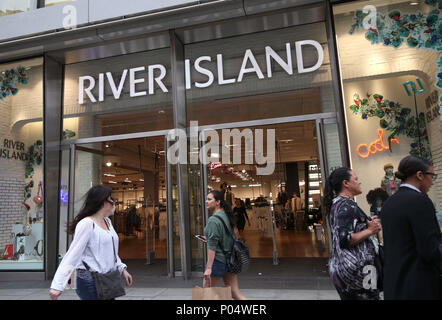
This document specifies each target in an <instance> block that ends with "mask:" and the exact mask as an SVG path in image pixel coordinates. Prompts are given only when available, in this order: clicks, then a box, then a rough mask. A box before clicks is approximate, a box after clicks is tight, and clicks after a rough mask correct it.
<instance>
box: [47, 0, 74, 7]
mask: <svg viewBox="0 0 442 320" xmlns="http://www.w3.org/2000/svg"><path fill="white" fill-rule="evenodd" d="M72 1H73V0H45V1H44V6H45V7H49V6H54V5H56V4H63V3H69V2H72Z"/></svg>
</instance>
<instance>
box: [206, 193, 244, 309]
mask: <svg viewBox="0 0 442 320" xmlns="http://www.w3.org/2000/svg"><path fill="white" fill-rule="evenodd" d="M206 207H207V209H208V210H209V211H211V212H213V215H212V216H211V217H210V218H209V220H208V221H207V225H206V227H205V228H204V235H205V238H206V241H207V264H206V271H205V272H204V287H206V286H207V282H209V284H208V285H209V286H211V287H215V286H216V284H217V283H218V281H219V279H220V278H222V279H223V281H224V286H225V287H231V288H232V298H233V299H235V300H246V297H244V296H243V295H242V294H241V292H240V290H239V286H238V276H237V275H236V274H233V273H230V272H229V271H228V269H227V264H226V262H227V261H226V255H225V253H226V252H227V254H229V253H230V252H231V250H232V247H233V237H232V235H233V234H234V229H233V226H234V216H233V212H232V208H231V207H230V204H228V203H227V202H226V201H225V200H224V199H223V195H222V193H221V192H220V191H217V190H213V191H211V192H210V193H209V194H208V195H207V199H206ZM217 217H219V218H221V219H222V220H223V221H224V223H225V224H226V226H228V228H229V233H227V232H226V230H225V227H224V225H223V223H222V221H221V220H220V219H219V218H217Z"/></svg>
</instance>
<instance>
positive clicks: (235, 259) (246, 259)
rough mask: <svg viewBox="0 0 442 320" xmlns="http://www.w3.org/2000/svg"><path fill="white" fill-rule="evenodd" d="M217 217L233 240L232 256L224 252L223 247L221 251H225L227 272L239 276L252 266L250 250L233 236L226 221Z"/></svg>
mask: <svg viewBox="0 0 442 320" xmlns="http://www.w3.org/2000/svg"><path fill="white" fill-rule="evenodd" d="M215 217H217V218H218V219H220V220H221V222H222V223H223V225H224V228H225V229H226V232H227V233H230V235H231V236H232V238H233V246H232V251H231V252H230V254H229V253H228V252H226V251H224V249H223V248H222V247H221V249H223V251H224V255H225V256H226V261H227V270H228V271H229V272H230V273H233V274H238V273H240V272H242V271H246V270H247V268H248V267H249V264H250V252H249V248H248V247H247V246H246V245H245V243H244V242H242V241H241V240H238V239H237V238H236V237H235V234H232V233H231V232H230V230H229V229H228V228H227V226H226V223H225V222H224V220H223V219H222V218H221V217H219V216H215Z"/></svg>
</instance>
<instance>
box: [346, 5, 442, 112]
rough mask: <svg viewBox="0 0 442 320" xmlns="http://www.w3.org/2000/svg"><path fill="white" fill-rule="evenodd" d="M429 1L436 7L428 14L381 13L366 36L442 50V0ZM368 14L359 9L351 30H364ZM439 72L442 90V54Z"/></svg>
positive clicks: (441, 101)
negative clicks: (374, 26)
mask: <svg viewBox="0 0 442 320" xmlns="http://www.w3.org/2000/svg"><path fill="white" fill-rule="evenodd" d="M425 4H427V5H428V6H430V7H433V9H432V10H431V11H430V12H429V13H428V14H422V13H407V14H402V13H401V12H400V11H399V10H392V11H391V12H390V13H389V14H388V15H384V14H381V13H379V12H377V18H376V29H375V28H369V29H368V30H367V32H366V33H365V38H366V39H367V40H369V41H370V42H371V43H372V44H379V43H382V44H383V45H385V46H392V47H394V48H399V47H400V46H401V45H402V44H403V43H406V44H407V45H408V46H409V47H410V48H416V49H428V50H436V51H438V52H441V51H442V15H441V10H442V0H426V1H425ZM367 15H368V13H364V12H362V11H361V10H357V11H356V12H355V16H354V21H355V23H354V24H353V25H352V26H351V28H350V31H349V33H350V34H354V33H355V32H356V31H358V30H364V27H363V22H364V19H365V18H366V17H367ZM436 65H437V67H438V70H439V71H438V72H437V74H436V83H435V86H436V88H438V89H442V55H441V54H439V57H438V60H437V61H436ZM439 106H440V107H441V108H442V95H439Z"/></svg>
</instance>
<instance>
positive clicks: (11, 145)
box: [0, 139, 29, 161]
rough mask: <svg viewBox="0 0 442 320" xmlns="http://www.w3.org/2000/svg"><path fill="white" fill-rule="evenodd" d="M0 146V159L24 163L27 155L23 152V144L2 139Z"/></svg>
mask: <svg viewBox="0 0 442 320" xmlns="http://www.w3.org/2000/svg"><path fill="white" fill-rule="evenodd" d="M2 140H3V143H2V144H1V145H0V158H3V159H12V160H21V161H26V160H28V158H29V154H28V153H27V152H25V144H24V143H23V142H21V141H15V140H11V139H2Z"/></svg>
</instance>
